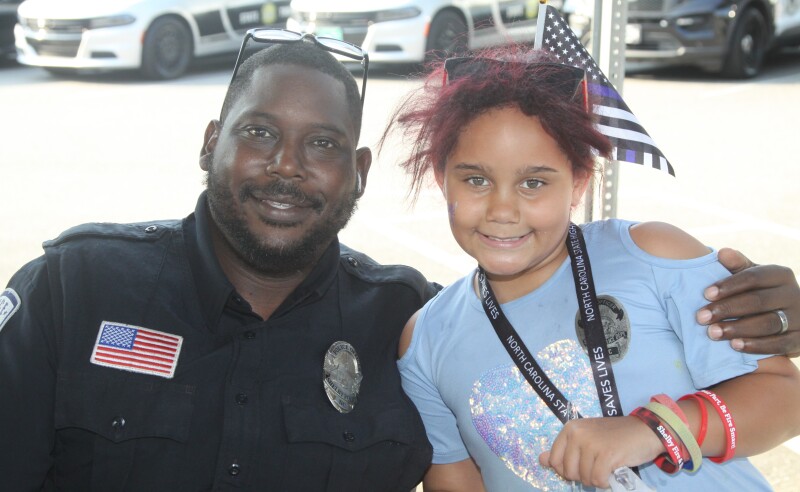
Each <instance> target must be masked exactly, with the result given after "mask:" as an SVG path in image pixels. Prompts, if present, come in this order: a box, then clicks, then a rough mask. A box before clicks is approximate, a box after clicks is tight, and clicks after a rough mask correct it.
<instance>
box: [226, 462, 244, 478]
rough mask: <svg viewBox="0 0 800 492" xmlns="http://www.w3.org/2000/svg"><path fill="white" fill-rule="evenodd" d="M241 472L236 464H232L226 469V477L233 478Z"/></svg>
mask: <svg viewBox="0 0 800 492" xmlns="http://www.w3.org/2000/svg"><path fill="white" fill-rule="evenodd" d="M241 471H242V470H241V469H240V468H239V465H238V464H236V463H234V464H232V465H231V466H229V467H228V475H230V476H232V477H235V476H236V475H238V474H239V472H241Z"/></svg>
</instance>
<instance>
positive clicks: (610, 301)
mask: <svg viewBox="0 0 800 492" xmlns="http://www.w3.org/2000/svg"><path fill="white" fill-rule="evenodd" d="M597 304H598V305H599V306H600V308H599V309H600V320H601V321H602V322H603V333H604V334H605V336H606V345H608V356H609V359H610V360H611V363H612V364H613V363H614V362H617V361H620V360H622V358H623V357H625V354H627V353H628V347H629V346H630V344H631V321H630V319H629V318H628V313H626V312H625V308H624V307H623V306H622V303H621V302H619V301H618V300H616V299H614V298H613V297H611V296H597ZM575 333H576V334H577V335H578V341H579V342H580V344H581V346H582V347H583V350H584V352H586V353H587V354H588V349H587V348H586V334H585V332H584V328H583V326H582V323H581V312H580V310H578V312H577V313H576V314H575Z"/></svg>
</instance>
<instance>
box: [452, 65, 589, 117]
mask: <svg viewBox="0 0 800 492" xmlns="http://www.w3.org/2000/svg"><path fill="white" fill-rule="evenodd" d="M512 65H513V66H514V67H519V66H523V67H525V68H526V69H530V70H534V69H545V70H547V77H546V80H545V81H544V83H546V84H547V85H548V87H549V88H551V90H553V91H554V92H555V93H557V94H559V95H560V96H561V97H563V98H565V99H567V100H570V101H571V100H573V99H575V98H576V97H578V96H579V95H580V97H581V99H583V101H582V102H583V103H584V106H585V107H586V106H587V105H588V102H587V100H586V88H585V79H586V77H585V72H584V71H583V69H582V68H578V67H573V66H572V65H565V64H563V63H553V62H530V63H526V62H517V61H505V60H496V59H494V58H481V57H468V56H462V57H457V58H448V59H446V60H445V61H444V81H443V82H444V84H445V85H447V84H449V83H450V82H452V81H454V80H457V79H459V78H462V77H467V76H473V75H482V74H484V73H486V71H487V69H490V68H497V67H506V66H512Z"/></svg>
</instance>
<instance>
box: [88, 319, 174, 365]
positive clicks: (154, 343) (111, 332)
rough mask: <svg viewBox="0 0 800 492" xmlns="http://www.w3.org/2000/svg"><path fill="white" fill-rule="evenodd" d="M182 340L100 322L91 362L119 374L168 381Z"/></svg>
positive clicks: (145, 329) (158, 333)
mask: <svg viewBox="0 0 800 492" xmlns="http://www.w3.org/2000/svg"><path fill="white" fill-rule="evenodd" d="M182 344H183V337H179V336H177V335H171V334H169V333H164V332H161V331H155V330H150V329H147V328H142V327H139V326H133V325H126V324H123V323H113V322H110V321H103V322H102V323H101V324H100V333H98V334H97V342H95V344H94V351H93V352H92V358H91V362H92V364H97V365H99V366H105V367H112V368H114V369H122V370H123V371H131V372H139V373H143V374H152V375H154V376H161V377H165V378H168V379H171V378H172V376H173V375H174V374H175V367H177V365H178V355H179V354H180V352H181V345H182Z"/></svg>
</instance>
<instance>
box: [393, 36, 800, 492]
mask: <svg viewBox="0 0 800 492" xmlns="http://www.w3.org/2000/svg"><path fill="white" fill-rule="evenodd" d="M520 55H521V54H520V53H514V52H512V51H509V50H507V51H502V50H501V51H491V52H484V53H482V54H481V55H480V56H475V57H471V58H460V59H450V60H447V61H446V62H445V63H444V64H443V66H440V67H438V68H437V69H435V70H434V71H433V72H432V74H431V75H430V76H429V78H428V80H427V81H426V84H425V86H424V87H423V88H422V91H421V92H420V93H418V94H412V96H411V97H410V98H409V99H408V100H407V101H406V102H405V103H404V105H403V106H401V108H400V110H399V111H398V113H397V114H396V115H395V122H394V124H393V125H398V126H399V128H400V129H402V130H403V132H404V134H405V136H406V137H411V140H412V141H413V142H414V146H413V148H412V153H411V155H410V156H409V157H408V159H407V160H406V161H405V162H404V163H403V165H404V167H405V168H406V169H407V170H408V171H409V172H410V173H411V175H412V176H413V177H414V189H415V190H419V186H420V185H421V183H422V181H423V179H424V178H425V176H426V174H427V173H429V172H432V173H433V176H434V178H435V180H436V182H437V183H438V185H439V187H440V188H441V190H442V193H443V194H444V197H445V199H446V201H447V207H448V212H449V218H450V228H451V231H452V233H453V236H454V237H455V239H456V241H457V242H458V244H459V245H460V246H461V247H462V248H463V249H464V251H466V252H467V253H468V254H469V255H470V256H472V257H473V258H475V259H476V260H477V262H478V265H479V267H478V269H477V270H476V271H475V272H472V273H470V274H469V275H467V276H466V277H464V278H463V279H461V280H459V281H457V282H456V283H454V284H453V285H450V286H449V287H447V288H445V289H444V290H443V291H442V292H441V293H440V294H439V295H438V296H436V297H435V298H434V299H432V300H431V301H430V302H429V303H428V304H427V305H426V306H425V307H424V308H422V309H421V310H420V311H419V312H418V313H417V314H415V315H414V317H412V319H411V320H409V322H408V324H407V326H406V329H405V331H404V333H403V337H402V340H401V343H400V347H399V355H400V360H399V361H398V366H399V368H400V371H401V374H402V377H403V386H404V388H405V390H406V392H407V393H408V395H409V396H410V397H411V398H412V400H413V401H414V402H415V404H416V405H417V408H418V409H419V411H420V413H421V415H422V417H423V420H424V422H425V426H426V429H427V432H428V437H429V439H430V441H431V443H432V444H433V447H434V456H433V463H434V464H433V465H432V467H431V468H430V470H429V472H428V473H427V475H426V477H425V480H424V482H423V483H424V488H425V491H426V492H429V491H433V490H454V491H466V490H483V487H484V486H485V487H486V489H488V490H498V491H499V490H503V491H506V490H525V491H529V490H543V491H550V490H570V487H572V486H573V484H572V483H571V481H576V482H581V483H583V484H584V486H586V487H608V486H609V476H610V474H611V473H612V472H613V471H614V470H615V469H617V468H619V467H622V466H629V467H635V466H639V468H638V471H639V473H640V475H641V477H642V479H643V481H644V482H645V483H647V484H649V485H650V486H651V487H654V488H655V489H657V490H658V491H666V490H674V491H691V490H696V491H706V490H726V491H729V490H730V491H734V490H735V491H755V490H769V489H770V487H769V485H768V484H767V483H766V481H765V480H764V479H763V477H762V476H761V475H760V474H759V473H758V472H757V471H756V470H755V468H754V467H753V466H752V465H751V464H750V463H749V462H748V461H747V460H746V459H744V458H743V457H745V456H749V455H752V454H756V453H759V452H762V451H764V450H766V449H769V448H771V447H773V446H775V445H777V444H779V443H781V442H783V441H785V440H786V439H788V438H790V437H792V436H794V435H796V434H797V433H798V432H800V376H799V375H798V371H797V369H796V368H795V367H794V365H793V364H792V363H791V362H790V361H789V360H788V359H786V358H785V357H782V356H776V357H764V356H751V355H746V354H742V353H739V352H735V351H734V350H732V349H731V348H730V347H729V346H728V345H727V344H720V343H714V342H711V341H710V340H709V339H708V338H707V337H706V335H705V331H704V330H703V329H702V328H701V327H699V326H698V325H697V324H696V322H695V318H694V313H695V311H696V310H697V309H698V308H699V307H700V306H702V305H703V304H704V303H705V301H704V300H703V298H702V297H701V296H700V293H701V292H702V289H703V287H704V286H705V285H707V284H709V283H712V282H713V281H715V280H718V279H719V278H721V277H723V276H725V275H727V271H726V270H725V269H724V268H723V267H722V266H721V265H720V264H719V263H718V262H717V260H716V254H715V253H714V252H710V251H709V250H708V248H706V247H705V246H703V245H702V244H701V243H700V242H698V241H697V240H696V239H694V238H692V237H691V236H689V235H688V234H686V233H684V232H682V231H681V230H679V229H677V228H675V227H672V226H670V225H667V224H662V223H640V224H635V223H632V222H628V221H623V220H608V221H599V222H592V223H589V224H586V225H584V226H582V227H580V228H578V227H574V226H571V223H570V214H571V211H572V210H573V209H574V208H575V207H576V206H577V205H578V203H579V202H580V201H581V198H582V196H583V194H584V192H585V190H586V188H587V183H588V180H589V177H590V176H591V174H592V172H593V171H594V170H593V163H594V157H595V154H601V155H607V154H608V152H609V150H610V144H609V143H608V141H607V140H606V139H605V137H603V136H602V135H601V134H600V133H598V132H597V131H596V130H595V128H594V126H593V122H592V119H591V117H590V113H589V112H588V111H587V109H586V107H587V103H586V101H585V98H584V91H583V87H584V85H583V83H582V81H583V71H582V70H578V69H575V68H572V67H569V66H566V65H560V64H557V63H553V62H552V61H551V60H548V59H545V58H544V56H545V55H543V54H540V53H528V54H527V55H526V56H527V57H528V59H527V60H525V61H522V60H521V59H520ZM501 60H502V61H501ZM513 60H516V61H513ZM442 81H444V82H442ZM392 128H393V127H392V126H390V130H391V129H392ZM601 322H602V323H601ZM701 389H708V390H710V391H708V392H701V391H700V390H701ZM684 395H686V396H685V397H684ZM681 397H684V398H681ZM581 417H582V418H581ZM709 457H711V458H709ZM712 460H713V461H712ZM701 465H702V466H701ZM589 490H591V488H589Z"/></svg>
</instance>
